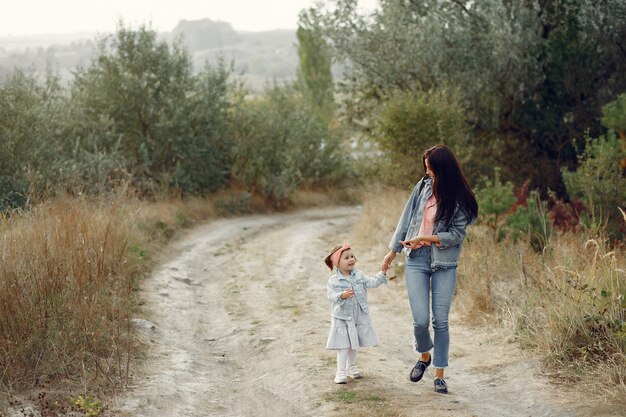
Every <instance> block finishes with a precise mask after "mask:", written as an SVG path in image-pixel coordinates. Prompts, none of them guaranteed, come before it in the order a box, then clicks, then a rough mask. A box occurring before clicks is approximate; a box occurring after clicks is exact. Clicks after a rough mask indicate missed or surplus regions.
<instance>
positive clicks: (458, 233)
mask: <svg viewBox="0 0 626 417" xmlns="http://www.w3.org/2000/svg"><path fill="white" fill-rule="evenodd" d="M467 224H468V220H467V217H466V216H465V213H464V212H463V210H460V209H457V210H456V212H455V213H454V218H453V219H452V222H451V223H450V226H449V227H448V230H445V231H442V232H438V233H437V235H438V236H439V249H445V248H448V247H450V246H454V245H458V244H459V243H461V242H463V240H464V239H465V236H466V235H467Z"/></svg>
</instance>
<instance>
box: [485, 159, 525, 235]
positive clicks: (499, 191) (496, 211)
mask: <svg viewBox="0 0 626 417" xmlns="http://www.w3.org/2000/svg"><path fill="white" fill-rule="evenodd" d="M482 182H483V185H482V187H478V188H477V189H476V200H477V201H478V207H480V211H479V212H480V218H479V219H480V221H481V222H483V223H485V224H486V225H487V226H489V228H490V229H491V230H492V233H493V238H494V240H500V239H502V238H503V237H504V235H503V234H502V232H501V227H502V221H503V219H504V217H505V215H506V213H507V212H508V211H510V210H511V207H512V206H513V203H515V195H514V194H513V184H512V183H511V182H510V181H507V182H505V183H503V182H502V181H501V180H500V168H495V169H494V178H493V180H492V179H491V178H488V177H483V179H482Z"/></svg>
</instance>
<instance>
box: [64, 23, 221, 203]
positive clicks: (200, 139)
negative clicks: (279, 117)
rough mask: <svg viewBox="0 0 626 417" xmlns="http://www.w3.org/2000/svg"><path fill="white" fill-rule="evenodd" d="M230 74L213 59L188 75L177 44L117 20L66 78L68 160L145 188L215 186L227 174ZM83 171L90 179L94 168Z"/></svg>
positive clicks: (187, 189) (189, 70) (198, 189)
mask: <svg viewBox="0 0 626 417" xmlns="http://www.w3.org/2000/svg"><path fill="white" fill-rule="evenodd" d="M230 73H231V69H230V68H228V67H226V66H224V65H221V64H220V65H218V66H217V67H215V68H213V67H210V66H207V67H206V68H205V69H204V71H203V72H201V73H200V74H198V75H197V76H194V75H193V74H192V63H191V60H190V57H189V53H188V52H187V50H185V49H184V48H183V46H182V45H181V44H180V43H177V42H174V43H173V44H171V45H170V44H168V43H166V42H163V41H159V40H158V39H157V34H156V32H155V31H153V30H151V29H149V28H146V27H141V28H139V29H138V30H131V29H128V28H125V27H123V26H121V27H120V28H119V29H118V31H117V33H116V34H115V35H114V36H111V37H108V38H103V39H100V40H99V43H98V55H97V56H96V57H95V58H94V59H93V61H92V62H91V64H90V66H89V67H88V68H87V69H85V70H80V71H78V72H77V75H76V78H75V81H74V83H73V84H72V106H71V110H72V113H73V114H72V117H71V119H72V120H76V123H73V124H71V125H70V126H69V129H68V135H67V136H68V137H70V138H72V141H71V143H72V146H74V149H77V152H76V155H75V159H74V161H76V163H75V164H74V165H73V166H74V167H75V169H78V170H82V169H88V166H89V165H88V166H85V165H83V164H81V162H82V161H84V160H85V159H92V160H93V159H96V160H97V161H102V162H103V163H102V164H97V166H99V167H101V168H102V169H101V170H99V171H101V172H98V173H97V177H103V176H104V177H105V178H106V176H107V174H109V175H113V176H114V177H115V176H117V175H119V172H122V173H124V174H125V175H128V176H129V177H130V178H132V180H133V182H134V184H135V186H137V187H138V188H139V189H141V190H142V191H144V192H151V191H152V190H154V189H155V188H169V187H177V188H179V189H181V190H182V191H183V192H186V193H198V192H202V191H212V190H215V189H216V188H218V187H219V186H221V185H223V184H225V183H226V181H227V179H228V173H229V169H228V164H227V161H228V153H229V146H228V143H229V142H228V140H227V139H226V138H228V137H229V134H228V127H229V123H228V109H229V107H230V101H229V94H230V85H229V82H228V79H229V76H230ZM74 144H75V145H74ZM102 155H104V156H102ZM107 155H108V156H109V157H110V158H108V160H107V158H106V157H105V156H107ZM109 162H112V164H111V163H109ZM91 166H93V165H91ZM116 172H117V174H116ZM83 177H84V178H85V180H87V181H91V180H92V177H93V173H92V172H89V171H85V172H84V175H83Z"/></svg>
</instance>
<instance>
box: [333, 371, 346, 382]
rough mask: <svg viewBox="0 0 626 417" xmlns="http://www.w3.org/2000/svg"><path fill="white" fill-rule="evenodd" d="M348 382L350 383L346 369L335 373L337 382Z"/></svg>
mask: <svg viewBox="0 0 626 417" xmlns="http://www.w3.org/2000/svg"><path fill="white" fill-rule="evenodd" d="M347 383H348V377H347V376H346V373H345V372H344V371H341V372H337V373H336V374H335V384H347Z"/></svg>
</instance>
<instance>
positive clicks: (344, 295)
mask: <svg viewBox="0 0 626 417" xmlns="http://www.w3.org/2000/svg"><path fill="white" fill-rule="evenodd" d="M352 297H354V290H353V289H351V288H347V289H345V290H343V292H342V293H341V295H340V296H339V298H341V299H346V298H352Z"/></svg>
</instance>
